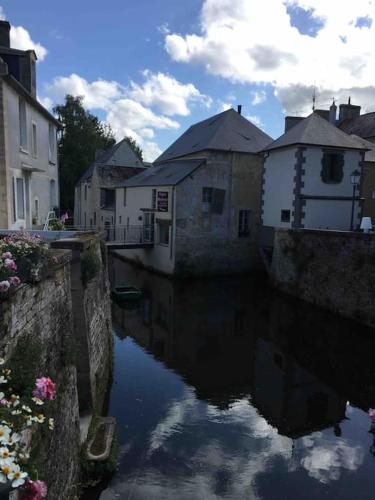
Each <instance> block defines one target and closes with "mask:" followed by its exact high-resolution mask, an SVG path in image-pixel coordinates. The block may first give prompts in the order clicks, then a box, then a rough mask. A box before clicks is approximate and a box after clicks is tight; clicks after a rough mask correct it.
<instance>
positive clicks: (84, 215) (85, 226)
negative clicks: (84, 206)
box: [84, 212, 87, 228]
mask: <svg viewBox="0 0 375 500" xmlns="http://www.w3.org/2000/svg"><path fill="white" fill-rule="evenodd" d="M86 219H87V217H86V212H85V213H84V220H85V226H84V227H85V228H86V223H87V220H86Z"/></svg>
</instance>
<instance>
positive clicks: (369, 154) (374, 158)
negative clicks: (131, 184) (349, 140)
mask: <svg viewBox="0 0 375 500" xmlns="http://www.w3.org/2000/svg"><path fill="white" fill-rule="evenodd" d="M352 137H355V138H356V139H357V140H358V141H360V142H361V143H362V144H363V146H364V147H365V148H367V149H369V151H366V153H365V161H371V162H375V144H374V143H373V142H370V141H366V139H362V137H359V136H358V135H354V134H353V135H352Z"/></svg>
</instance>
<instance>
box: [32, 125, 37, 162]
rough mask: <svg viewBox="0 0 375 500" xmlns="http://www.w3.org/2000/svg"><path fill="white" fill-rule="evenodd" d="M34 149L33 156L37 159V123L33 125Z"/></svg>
mask: <svg viewBox="0 0 375 500" xmlns="http://www.w3.org/2000/svg"><path fill="white" fill-rule="evenodd" d="M31 130H32V147H33V156H34V157H35V158H36V157H37V156H38V137H37V133H36V123H35V122H33V124H32V128H31Z"/></svg>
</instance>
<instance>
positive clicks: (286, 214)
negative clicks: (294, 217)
mask: <svg viewBox="0 0 375 500" xmlns="http://www.w3.org/2000/svg"><path fill="white" fill-rule="evenodd" d="M281 222H290V210H281Z"/></svg>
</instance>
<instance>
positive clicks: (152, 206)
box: [151, 189, 156, 210]
mask: <svg viewBox="0 0 375 500" xmlns="http://www.w3.org/2000/svg"><path fill="white" fill-rule="evenodd" d="M151 208H153V209H154V210H155V209H156V189H153V190H152V202H151Z"/></svg>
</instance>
